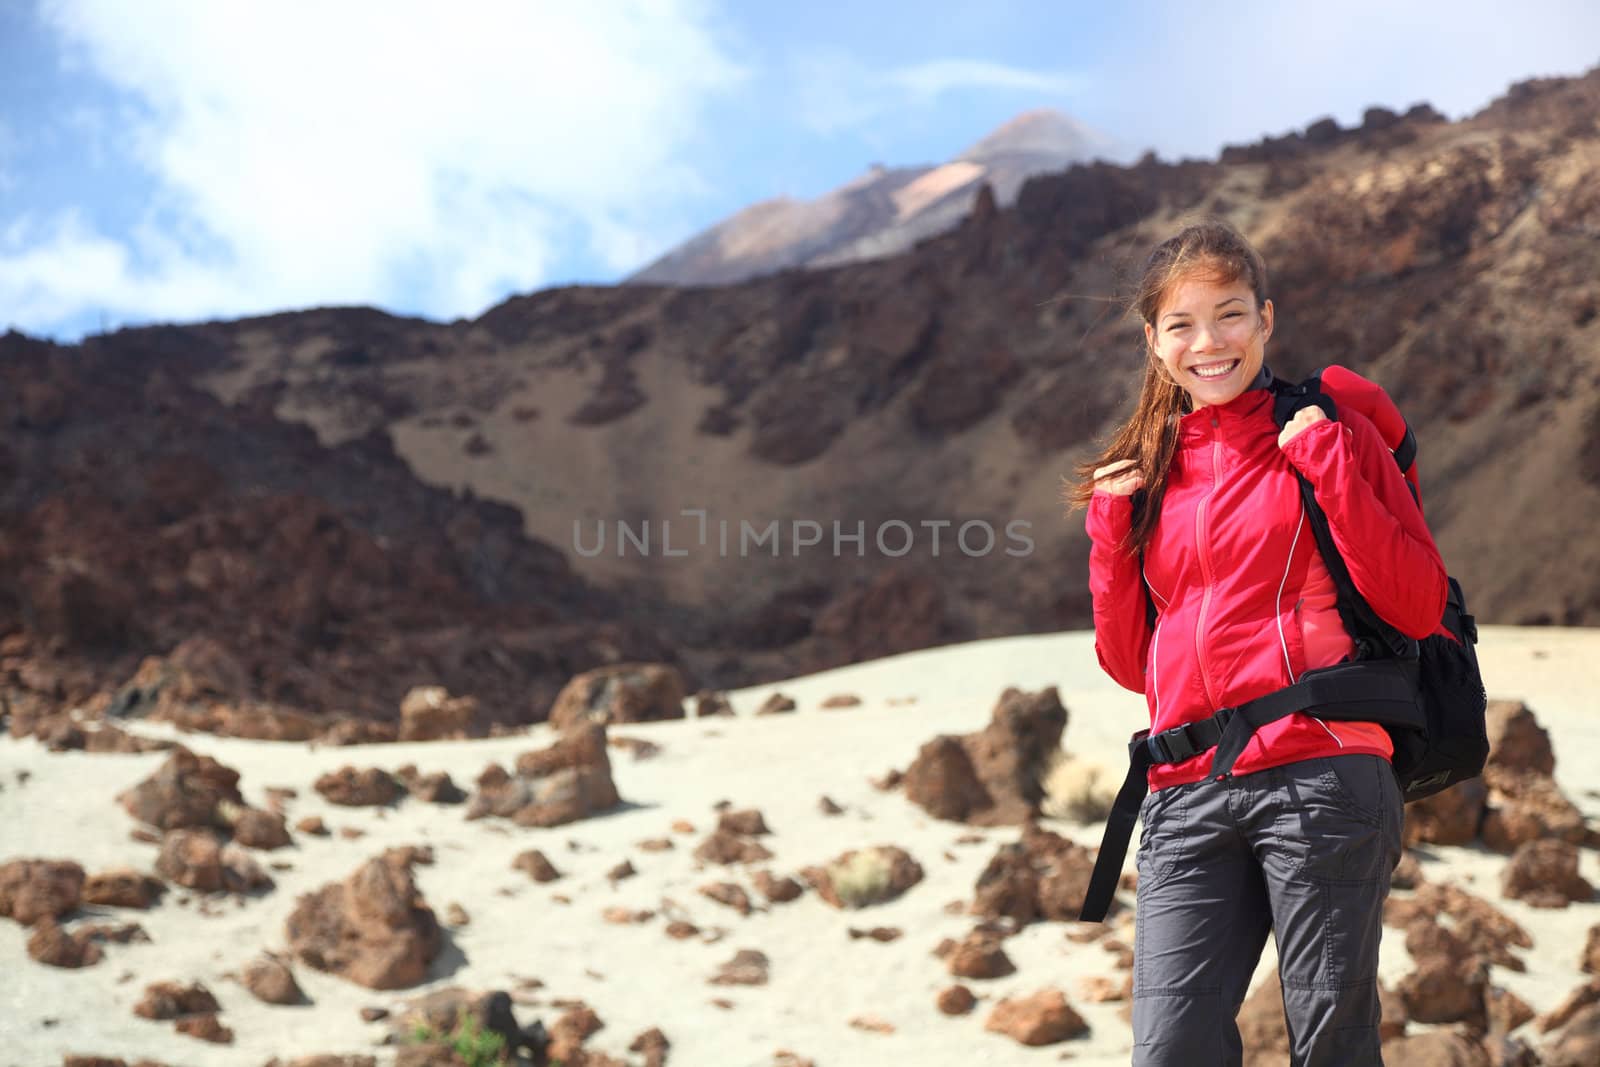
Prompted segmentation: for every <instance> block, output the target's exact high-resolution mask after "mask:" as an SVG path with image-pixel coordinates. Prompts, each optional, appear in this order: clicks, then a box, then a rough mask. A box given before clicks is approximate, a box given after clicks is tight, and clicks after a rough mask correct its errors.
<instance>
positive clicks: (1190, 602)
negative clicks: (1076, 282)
mask: <svg viewBox="0 0 1600 1067" xmlns="http://www.w3.org/2000/svg"><path fill="white" fill-rule="evenodd" d="M1266 294H1267V272H1266V267H1265V265H1264V264H1263V263H1262V261H1261V257H1260V256H1259V255H1258V254H1257V253H1256V251H1255V250H1254V249H1253V248H1252V247H1251V246H1250V244H1249V243H1248V242H1247V241H1246V240H1245V239H1244V237H1243V236H1241V235H1240V234H1239V233H1238V232H1237V231H1236V230H1234V229H1233V228H1232V227H1230V226H1228V225H1226V224H1225V223H1220V222H1208V223H1202V224H1199V225H1196V226H1191V227H1188V228H1186V229H1184V230H1183V231H1181V232H1180V233H1178V234H1177V235H1176V236H1174V237H1173V238H1171V239H1170V240H1168V241H1165V242H1163V243H1162V244H1161V245H1160V246H1158V247H1157V248H1156V250H1155V252H1154V253H1152V255H1151V256H1150V258H1149V260H1148V262H1147V263H1146V266H1145V271H1144V275H1143V279H1142V282H1141V285H1140V287H1139V291H1138V293H1137V295H1136V297H1135V299H1134V301H1133V309H1134V310H1135V311H1136V313H1137V314H1138V315H1139V316H1140V318H1141V319H1142V320H1143V323H1144V338H1145V370H1144V387H1143V390H1142V391H1141V393H1140V397H1139V403H1138V406H1137V408H1136V409H1135V411H1134V413H1133V416H1132V418H1130V419H1129V421H1128V422H1127V424H1126V425H1124V426H1123V427H1122V428H1121V429H1120V430H1119V431H1118V432H1117V433H1116V434H1115V436H1114V437H1113V439H1112V441H1111V443H1110V445H1109V446H1108V447H1107V449H1106V451H1105V452H1104V453H1103V454H1102V455H1101V456H1099V457H1098V458H1097V459H1096V460H1095V461H1093V462H1092V463H1088V464H1085V465H1084V467H1083V469H1082V471H1081V474H1082V481H1081V482H1080V483H1079V484H1078V485H1077V486H1076V487H1074V490H1073V492H1072V494H1071V497H1072V499H1073V501H1074V502H1075V503H1078V504H1084V505H1086V506H1087V507H1088V512H1089V514H1088V521H1087V528H1088V533H1089V538H1090V542H1091V544H1090V553H1089V588H1090V593H1091V594H1092V596H1093V600H1094V629H1095V653H1096V655H1097V657H1098V658H1099V661H1100V664H1101V666H1102V667H1103V668H1104V669H1105V671H1106V673H1108V674H1109V675H1111V677H1112V678H1114V679H1115V680H1116V681H1117V682H1118V683H1120V684H1121V685H1123V686H1125V687H1126V688H1128V689H1131V690H1133V691H1135V692H1139V693H1143V694H1145V697H1146V701H1147V704H1148V706H1149V711H1150V727H1149V729H1148V730H1147V731H1141V732H1140V733H1138V734H1136V735H1135V738H1134V745H1135V746H1136V747H1135V748H1134V749H1132V750H1131V751H1132V752H1134V754H1135V756H1136V758H1135V762H1134V770H1133V771H1131V772H1130V778H1129V783H1130V785H1127V786H1124V795H1125V796H1126V797H1128V798H1129V799H1128V802H1127V803H1126V804H1124V803H1123V800H1122V799H1120V798H1119V801H1118V810H1119V811H1123V812H1125V814H1124V815H1123V816H1122V818H1123V819H1124V820H1125V821H1123V822H1120V823H1119V824H1118V825H1119V826H1120V830H1119V831H1118V834H1113V833H1112V832H1111V831H1110V830H1108V832H1107V838H1106V840H1107V842H1108V843H1107V845H1106V846H1104V847H1103V848H1102V861H1104V858H1105V857H1106V856H1110V857H1111V864H1112V868H1113V869H1110V870H1109V871H1108V877H1107V878H1105V879H1102V877H1101V871H1100V870H1099V869H1097V870H1096V873H1095V881H1096V882H1097V883H1099V882H1102V881H1103V882H1106V883H1109V884H1112V885H1114V883H1115V880H1116V870H1115V868H1120V866H1121V858H1122V853H1121V851H1120V847H1114V846H1113V845H1112V844H1111V842H1113V841H1118V842H1120V845H1125V844H1126V842H1127V832H1128V831H1131V830H1132V825H1133V812H1132V808H1133V804H1134V801H1135V800H1136V799H1137V798H1136V796H1135V794H1134V793H1132V792H1131V788H1132V786H1133V785H1137V786H1140V787H1143V786H1145V785H1148V787H1149V790H1150V793H1149V796H1148V798H1147V799H1146V800H1145V803H1144V807H1143V809H1142V810H1141V811H1140V812H1139V816H1140V818H1141V819H1142V821H1143V824H1144V832H1143V835H1142V837H1141V840H1140V843H1139V850H1138V856H1137V861H1136V862H1137V867H1138V872H1139V881H1138V888H1137V893H1138V903H1139V908H1138V915H1137V917H1136V926H1135V945H1134V974H1133V1030H1134V1055H1133V1062H1134V1063H1135V1064H1136V1065H1143V1067H1153V1065H1158V1064H1159V1065H1168V1067H1179V1065H1181V1067H1206V1065H1223V1064H1226V1065H1229V1067H1236V1065H1238V1064H1240V1063H1241V1062H1242V1055H1243V1050H1242V1043H1241V1039H1240V1035H1239V1031H1238V1028H1237V1027H1236V1026H1235V1025H1234V1024H1233V1019H1234V1017H1235V1016H1236V1014H1237V1013H1238V1010H1239V1007H1240V1004H1241V1003H1242V1002H1243V1000H1244V997H1245V993H1246V992H1247V989H1248V984H1249V981H1250V978H1251V976H1252V975H1253V974H1254V972H1255V968H1256V963H1257V961H1258V960H1259V959H1260V956H1261V951H1262V949H1263V948H1264V946H1265V944H1266V938H1267V934H1268V932H1269V931H1270V932H1272V933H1274V934H1275V936H1276V938H1277V944H1278V961H1279V964H1278V966H1279V975H1280V977H1281V979H1282V984H1283V999H1284V1007H1285V1010H1286V1014H1287V1020H1288V1028H1289V1035H1290V1043H1291V1047H1292V1054H1293V1060H1294V1062H1295V1063H1296V1064H1302V1065H1305V1067H1318V1065H1322V1067H1331V1065H1334V1064H1354V1063H1360V1064H1364V1065H1365V1064H1373V1065H1381V1064H1382V1062H1383V1058H1382V1055H1381V1052H1380V1050H1379V1041H1378V1020H1379V1009H1378V997H1377V984H1376V977H1377V968H1378V944H1379V941H1380V939H1381V925H1380V919H1381V917H1382V913H1383V902H1384V899H1385V897H1386V896H1387V895H1388V892H1389V884H1390V876H1391V872H1392V871H1393V869H1394V865H1395V864H1396V863H1397V862H1398V860H1399V858H1400V847H1401V839H1400V830H1401V819H1402V812H1401V808H1402V805H1403V799H1402V796H1401V793H1400V788H1399V783H1398V781H1397V780H1396V777H1395V775H1394V773H1393V771H1392V768H1391V766H1390V759H1391V757H1392V755H1393V752H1394V745H1393V742H1392V740H1391V739H1390V737H1389V735H1388V733H1387V731H1386V730H1385V729H1384V728H1383V726H1381V725H1379V724H1378V723H1376V722H1369V721H1365V720H1363V721H1350V720H1344V719H1338V718H1337V717H1336V716H1335V715H1334V711H1335V710H1336V709H1334V708H1331V707H1329V706H1328V702H1327V701H1326V700H1323V699H1320V698H1318V699H1315V700H1312V699H1310V698H1307V699H1305V700H1304V701H1301V699H1300V698H1301V695H1302V694H1301V693H1295V695H1294V696H1293V697H1292V698H1290V699H1293V700H1296V701H1297V702H1296V703H1293V704H1291V705H1289V708H1292V709H1298V710H1289V711H1288V713H1287V714H1283V715H1281V717H1278V718H1275V719H1273V720H1271V721H1265V722H1263V723H1261V724H1260V725H1258V726H1255V728H1254V730H1253V732H1251V733H1249V734H1248V737H1249V740H1248V741H1247V742H1246V743H1245V744H1244V746H1243V749H1242V751H1239V750H1230V752H1229V754H1228V757H1219V756H1218V751H1219V750H1218V741H1219V740H1221V739H1222V731H1223V730H1224V729H1225V723H1226V722H1231V721H1232V720H1233V719H1235V718H1238V719H1240V721H1243V722H1247V723H1250V724H1252V725H1254V723H1255V720H1254V719H1251V718H1250V717H1249V716H1248V715H1246V714H1245V713H1244V712H1241V711H1239V710H1238V709H1240V708H1241V707H1246V706H1249V705H1251V704H1252V702H1255V701H1257V700H1258V699H1259V698H1262V697H1264V696H1265V695H1267V694H1276V693H1280V692H1282V691H1284V690H1286V689H1288V688H1289V687H1291V686H1294V685H1295V683H1296V682H1297V680H1299V679H1302V678H1303V677H1304V676H1305V675H1306V674H1307V673H1308V672H1310V671H1314V670H1317V669H1319V668H1324V667H1331V666H1334V665H1336V664H1340V663H1343V662H1345V661H1347V660H1351V659H1353V658H1355V645H1354V643H1353V640H1352V636H1351V634H1350V632H1349V631H1348V630H1347V629H1346V628H1345V623H1344V621H1343V616H1342V615H1341V612H1340V609H1339V607H1338V596H1337V593H1336V587H1335V584H1334V581H1333V579H1332V577H1331V576H1330V573H1329V570H1328V564H1327V562H1326V561H1325V560H1323V558H1322V557H1321V554H1320V550H1319V549H1318V547H1317V541H1318V538H1317V537H1316V536H1315V535H1313V534H1312V533H1309V532H1307V520H1306V514H1305V507H1304V498H1303V497H1302V495H1301V494H1302V489H1301V479H1304V481H1305V482H1306V483H1308V484H1309V485H1310V486H1311V488H1312V490H1313V491H1314V493H1315V500H1316V502H1317V504H1318V505H1319V506H1320V509H1321V511H1322V512H1324V513H1326V517H1327V523H1328V525H1329V527H1331V528H1332V530H1333V531H1334V537H1335V539H1336V540H1337V542H1338V544H1339V547H1340V549H1341V551H1342V553H1343V554H1344V556H1345V558H1350V557H1352V556H1355V557H1359V558H1361V559H1363V560H1364V561H1366V563H1365V564H1363V566H1366V564H1370V565H1371V569H1370V570H1367V571H1366V573H1365V575H1364V576H1363V577H1357V576H1356V575H1354V574H1353V573H1352V574H1351V582H1352V583H1353V584H1354V585H1355V587H1356V590H1357V592H1358V593H1359V594H1360V595H1361V597H1362V598H1364V600H1365V601H1366V603H1368V604H1369V605H1371V607H1372V608H1373V610H1374V611H1375V612H1377V614H1379V615H1380V616H1381V617H1382V618H1383V619H1384V621H1385V622H1387V623H1388V624H1389V625H1391V626H1393V627H1394V628H1395V629H1397V630H1400V631H1401V632H1403V633H1405V634H1406V635H1407V636H1409V637H1413V638H1418V639H1420V638H1422V637H1425V636H1426V635H1427V634H1428V633H1429V632H1430V631H1431V630H1432V629H1433V628H1434V627H1435V626H1437V625H1438V619H1439V614H1440V610H1441V608H1442V604H1443V590H1444V586H1445V581H1446V579H1445V574H1444V567H1443V564H1442V563H1441V562H1440V560H1439V553H1438V550H1437V549H1436V548H1435V547H1434V545H1433V539H1432V537H1431V536H1430V535H1429V533H1428V529H1427V526H1426V525H1425V524H1424V523H1423V521H1422V514H1421V512H1420V511H1419V510H1418V508H1417V505H1416V502H1415V501H1414V500H1413V498H1412V497H1411V495H1410V493H1409V490H1408V489H1407V488H1406V483H1405V479H1404V478H1403V476H1402V475H1401V474H1400V470H1399V467H1398V466H1397V465H1396V464H1395V462H1394V460H1393V457H1392V456H1390V455H1389V453H1388V451H1387V448H1386V447H1385V445H1384V443H1383V440H1382V438H1381V437H1379V435H1378V433H1377V431H1376V430H1375V429H1374V428H1373V426H1372V424H1371V423H1370V422H1368V421H1367V420H1366V419H1365V418H1363V417H1362V416H1361V415H1360V413H1359V412H1355V411H1339V412H1338V413H1337V414H1338V416H1339V417H1338V420H1337V421H1335V420H1333V419H1330V418H1329V417H1328V415H1326V414H1325V413H1324V412H1323V410H1322V409H1321V408H1319V407H1316V406H1314V405H1313V406H1307V407H1303V408H1301V409H1299V410H1297V411H1295V412H1293V413H1292V417H1289V418H1286V419H1284V421H1283V422H1282V425H1281V426H1280V423H1279V420H1278V417H1277V416H1276V415H1275V410H1274V409H1275V402H1274V401H1275V396H1276V392H1277V390H1276V388H1275V382H1274V379H1273V376H1272V373H1271V372H1270V371H1269V370H1268V369H1267V366H1266V361H1265V360H1266V351H1265V350H1266V344H1267V342H1268V340H1269V339H1270V338H1271V336H1272V320H1273V307H1272V301H1271V300H1269V299H1267V295H1266ZM1397 574H1404V575H1405V576H1406V579H1407V580H1406V582H1405V583H1401V585H1402V586H1403V587H1399V588H1397V587H1396V583H1394V582H1392V581H1390V580H1389V579H1390V577H1391V576H1393V575H1397ZM1375 575H1376V576H1382V577H1381V578H1376V579H1375V578H1373V577H1372V576H1375ZM1368 707H1369V705H1363V711H1362V712H1361V714H1363V715H1365V714H1368V713H1369V712H1368V711H1367V710H1366V709H1367V708H1368ZM1146 755H1148V758H1145V756H1146ZM1233 756H1236V757H1237V758H1236V759H1231V766H1230V757H1233ZM1144 768H1148V771H1147V772H1145V771H1144ZM1141 779H1145V780H1143V781H1141ZM1118 835H1120V836H1118ZM1106 899H1108V894H1099V895H1097V894H1096V893H1095V891H1094V890H1091V893H1090V896H1089V899H1088V900H1086V902H1085V906H1084V917H1085V918H1087V919H1090V920H1097V919H1099V918H1101V917H1103V915H1104V912H1105V900H1106Z"/></svg>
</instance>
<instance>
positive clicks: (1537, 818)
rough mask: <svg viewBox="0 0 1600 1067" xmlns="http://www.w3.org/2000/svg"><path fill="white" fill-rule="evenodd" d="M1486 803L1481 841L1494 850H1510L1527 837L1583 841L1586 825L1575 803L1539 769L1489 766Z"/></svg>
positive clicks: (1535, 839) (1537, 839) (1513, 849)
mask: <svg viewBox="0 0 1600 1067" xmlns="http://www.w3.org/2000/svg"><path fill="white" fill-rule="evenodd" d="M1484 777H1485V779H1486V780H1487V782H1488V783H1489V801H1490V807H1489V810H1488V813H1487V814H1486V815H1485V816H1484V820H1483V843H1484V844H1485V845H1488V846H1489V847H1490V848H1492V849H1494V850H1495V851H1496V852H1504V853H1508V854H1509V853H1512V852H1515V851H1516V850H1517V848H1518V847H1519V846H1521V845H1525V844H1527V843H1528V842H1529V841H1539V840H1543V839H1545V838H1553V839H1556V840H1560V841H1569V842H1571V843H1572V844H1574V845H1580V844H1582V843H1583V841H1584V838H1585V835H1586V834H1587V833H1588V827H1587V825H1586V824H1585V823H1584V819H1583V813H1582V812H1580V811H1579V810H1578V807H1577V805H1575V804H1573V803H1572V801H1570V800H1568V799H1567V796H1566V794H1565V793H1563V792H1562V791H1561V787H1560V786H1558V785H1556V782H1555V779H1554V778H1551V777H1550V776H1549V775H1548V774H1546V773H1544V772H1542V771H1527V770H1522V771H1519V770H1508V769H1506V768H1504V767H1489V768H1488V769H1487V770H1486V771H1485V773H1484Z"/></svg>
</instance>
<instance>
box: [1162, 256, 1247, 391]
mask: <svg viewBox="0 0 1600 1067" xmlns="http://www.w3.org/2000/svg"><path fill="white" fill-rule="evenodd" d="M1144 336H1145V340H1146V341H1147V342H1149V344H1150V348H1151V350H1152V351H1154V352H1155V354H1156V356H1157V358H1159V359H1160V360H1161V363H1162V365H1163V366H1165V367H1166V368H1167V373H1168V374H1169V375H1171V376H1172V380H1173V381H1175V382H1177V383H1178V384H1179V385H1180V386H1182V387H1183V389H1184V391H1185V392H1186V393H1188V394H1189V399H1190V400H1192V401H1193V402H1194V407H1196V408H1200V407H1203V406H1205V405H1207V404H1226V403H1227V402H1228V401H1230V400H1232V399H1233V398H1234V397H1236V396H1238V395H1239V394H1240V393H1242V392H1244V390H1245V387H1246V386H1248V385H1249V384H1250V383H1251V382H1252V381H1254V380H1255V376H1256V373H1257V372H1258V371H1260V370H1261V362H1262V360H1263V359H1264V358H1265V357H1266V344H1267V338H1269V337H1271V336H1272V301H1270V300H1268V301H1266V302H1265V303H1264V304H1262V306H1261V308H1260V309H1259V310H1257V308H1256V299H1255V294H1254V293H1253V292H1251V291H1250V286H1249V284H1248V283H1247V282H1246V281H1245V280H1244V279H1243V278H1241V279H1239V280H1238V281H1234V282H1228V283H1226V284H1224V283H1221V282H1218V281H1216V280H1214V279H1207V278H1204V277H1203V276H1202V277H1196V278H1188V279H1184V280H1180V281H1179V282H1177V283H1176V284H1175V285H1173V286H1172V288H1171V289H1170V290H1169V291H1168V293H1167V296H1166V298H1165V299H1164V300H1162V302H1161V307H1160V308H1159V309H1158V310H1157V311H1156V321H1155V324H1154V325H1153V326H1152V325H1151V324H1150V323H1145V327H1144Z"/></svg>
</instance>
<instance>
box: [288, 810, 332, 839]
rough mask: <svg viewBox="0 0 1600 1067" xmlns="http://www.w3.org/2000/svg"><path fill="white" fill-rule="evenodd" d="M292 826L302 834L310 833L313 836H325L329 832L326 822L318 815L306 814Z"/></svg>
mask: <svg viewBox="0 0 1600 1067" xmlns="http://www.w3.org/2000/svg"><path fill="white" fill-rule="evenodd" d="M294 828H295V829H296V830H299V831H300V832H301V833H303V834H310V835H312V836H313V837H327V836H328V834H329V833H330V832H331V831H330V830H329V829H328V826H327V824H326V823H324V822H323V821H322V816H320V815H307V816H306V817H305V818H303V819H301V820H300V821H299V822H297V823H295V824H294Z"/></svg>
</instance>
